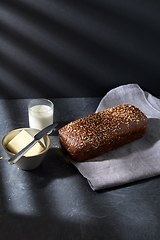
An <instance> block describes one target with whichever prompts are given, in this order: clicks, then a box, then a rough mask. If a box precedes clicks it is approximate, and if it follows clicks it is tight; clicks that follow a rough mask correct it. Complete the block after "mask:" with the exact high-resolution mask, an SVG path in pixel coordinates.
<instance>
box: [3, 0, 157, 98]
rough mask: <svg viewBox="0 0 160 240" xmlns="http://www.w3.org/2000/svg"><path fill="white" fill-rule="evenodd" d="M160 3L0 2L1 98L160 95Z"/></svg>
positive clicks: (89, 0) (148, 0)
mask: <svg viewBox="0 0 160 240" xmlns="http://www.w3.org/2000/svg"><path fill="white" fill-rule="evenodd" d="M159 58H160V1H155V0H145V1H142V0H129V1H128V0H121V1H120V0H78V1H76V0H0V98H36V97H47V98H50V97H91V96H93V97H94V96H95V97H97V96H104V95H105V94H106V92H107V91H108V90H110V89H111V88H113V87H116V86H119V85H121V84H126V83H138V84H139V85H140V86H141V87H142V88H144V89H146V90H148V91H150V92H152V93H154V94H155V95H160V67H159V65H160V63H159Z"/></svg>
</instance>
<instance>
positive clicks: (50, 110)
mask: <svg viewBox="0 0 160 240" xmlns="http://www.w3.org/2000/svg"><path fill="white" fill-rule="evenodd" d="M53 114H54V104H53V103H52V102H51V101H50V100H48V99H44V98H39V99H33V100H32V101H31V102H30V103H29V105H28V116H29V127H30V128H36V129H40V130H42V129H43V128H45V127H47V126H48V125H50V124H52V123H53Z"/></svg>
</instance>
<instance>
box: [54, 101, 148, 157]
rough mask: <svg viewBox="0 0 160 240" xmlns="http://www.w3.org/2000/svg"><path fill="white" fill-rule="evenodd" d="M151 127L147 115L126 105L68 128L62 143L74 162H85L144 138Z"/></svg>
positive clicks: (102, 112)
mask: <svg viewBox="0 0 160 240" xmlns="http://www.w3.org/2000/svg"><path fill="white" fill-rule="evenodd" d="M147 125H148V119H147V117H146V116H145V114H144V113H143V112H141V111H140V110H139V109H138V108H137V107H135V106H133V105H130V104H122V105H119V106H116V107H113V108H109V109H106V110H104V111H101V112H99V113H94V114H92V115H89V116H87V117H84V118H80V119H78V120H76V121H74V122H71V123H69V124H67V125H65V126H64V127H62V128H61V129H60V130H59V141H60V144H61V146H62V148H63V149H64V150H65V151H66V152H67V154H68V155H69V156H70V157H71V158H72V159H73V160H74V161H85V160H87V159H90V158H93V157H96V156H98V155H100V154H102V153H104V152H107V151H109V150H112V149H114V148H117V147H120V146H122V145H124V144H127V143H129V142H132V141H134V140H137V139H139V138H141V137H143V135H144V134H145V132H146V129H147Z"/></svg>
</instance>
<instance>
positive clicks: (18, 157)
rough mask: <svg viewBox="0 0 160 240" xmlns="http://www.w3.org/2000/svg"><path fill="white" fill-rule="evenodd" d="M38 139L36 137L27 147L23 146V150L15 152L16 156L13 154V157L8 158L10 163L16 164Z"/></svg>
mask: <svg viewBox="0 0 160 240" xmlns="http://www.w3.org/2000/svg"><path fill="white" fill-rule="evenodd" d="M37 142H38V141H37V140H36V139H34V140H33V141H32V142H30V143H29V144H28V145H27V146H26V147H25V148H23V149H22V150H21V151H19V152H18V153H17V154H15V156H13V157H12V158H10V159H9V160H8V162H9V163H10V164H14V163H16V162H18V160H19V159H20V158H21V157H22V156H23V155H24V154H25V153H26V152H27V151H28V150H29V149H30V148H31V147H33V146H34V145H35V144H36V143H37Z"/></svg>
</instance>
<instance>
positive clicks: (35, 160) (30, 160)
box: [1, 128, 51, 170]
mask: <svg viewBox="0 0 160 240" xmlns="http://www.w3.org/2000/svg"><path fill="white" fill-rule="evenodd" d="M23 129H25V130H26V131H27V132H28V133H29V134H30V135H31V136H32V137H34V135H35V134H36V133H38V132H39V131H40V130H38V129H34V128H19V129H15V130H13V131H11V132H9V133H7V134H6V135H5V136H4V137H3V139H2V141H1V145H2V147H3V149H4V150H5V152H6V153H7V155H8V156H9V158H11V157H13V156H14V155H15V154H14V153H12V152H10V151H9V150H8V149H7V144H8V142H9V141H10V140H11V139H13V138H14V137H15V136H16V135H17V134H18V133H19V132H20V131H22V130H23ZM40 143H41V144H42V145H43V147H44V150H43V151H42V152H40V153H39V154H37V155H35V156H31V157H24V156H23V157H22V158H21V159H20V160H19V161H18V162H17V163H15V164H14V165H15V166H16V167H17V168H19V169H22V170H32V169H35V168H37V167H38V166H39V165H40V164H41V162H42V161H43V159H44V157H45V155H46V153H47V151H48V150H49V148H50V146H51V138H50V137H49V135H48V134H47V135H45V136H44V137H43V138H42V139H41V140H40Z"/></svg>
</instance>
